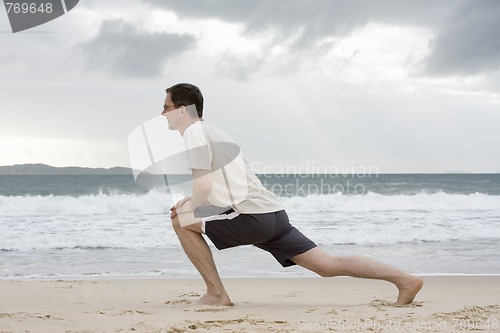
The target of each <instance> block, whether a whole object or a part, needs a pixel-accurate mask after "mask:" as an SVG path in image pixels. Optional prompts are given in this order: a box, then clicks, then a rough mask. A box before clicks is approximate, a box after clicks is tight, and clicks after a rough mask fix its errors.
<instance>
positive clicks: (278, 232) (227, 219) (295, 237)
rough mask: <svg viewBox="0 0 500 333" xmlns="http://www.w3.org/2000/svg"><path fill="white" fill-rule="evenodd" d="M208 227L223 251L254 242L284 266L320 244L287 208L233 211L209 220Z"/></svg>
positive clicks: (218, 246)
mask: <svg viewBox="0 0 500 333" xmlns="http://www.w3.org/2000/svg"><path fill="white" fill-rule="evenodd" d="M204 227H205V234H206V235H207V236H208V238H210V240H211V241H212V242H213V243H214V245H215V247H216V248H218V249H219V250H223V249H227V248H230V247H234V246H239V245H254V246H256V247H258V248H261V249H263V250H265V251H268V252H269V253H271V254H272V255H273V256H274V258H276V260H277V261H278V262H279V263H280V264H281V265H282V266H283V267H287V266H292V265H295V263H294V262H293V261H291V260H290V258H292V257H294V256H296V255H299V254H302V253H304V252H307V251H309V250H310V249H312V248H315V247H316V244H315V243H314V242H313V241H311V240H310V239H309V238H307V237H306V236H304V235H303V234H302V233H301V232H300V231H298V230H297V229H295V227H293V226H292V225H291V224H290V222H289V220H288V215H287V214H286V212H285V211H284V210H280V211H278V212H274V213H265V214H238V213H235V212H234V211H233V210H230V211H227V212H225V213H223V214H221V215H218V216H214V217H210V218H208V219H206V221H204Z"/></svg>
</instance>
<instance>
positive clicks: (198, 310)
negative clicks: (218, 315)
mask: <svg viewBox="0 0 500 333" xmlns="http://www.w3.org/2000/svg"><path fill="white" fill-rule="evenodd" d="M194 311H195V312H223V311H227V309H226V308H201V309H194Z"/></svg>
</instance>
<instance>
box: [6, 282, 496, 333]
mask: <svg viewBox="0 0 500 333" xmlns="http://www.w3.org/2000/svg"><path fill="white" fill-rule="evenodd" d="M424 280H425V286H424V288H423V289H422V291H421V293H420V294H419V295H418V296H417V299H416V300H415V302H414V303H413V304H410V305H408V306H394V305H393V304H392V302H393V301H395V299H396V294H397V293H396V292H397V290H396V288H395V287H393V286H392V285H391V284H389V283H386V282H383V281H376V280H361V279H354V278H333V279H326V278H325V279H322V278H307V279H302V278H300V279H299V278H297V279H294V278H285V279H277V278H276V279H274V278H270V279H262V278H252V279H226V280H224V282H225V284H226V288H227V290H228V292H229V294H230V296H231V297H232V300H233V302H234V303H235V305H234V306H232V307H218V306H198V305H196V304H194V302H195V301H196V299H197V298H198V297H199V296H200V294H202V293H203V292H204V288H203V284H202V281H201V280H199V279H185V280H169V279H166V280H160V279H150V280H120V279H115V280H58V281H29V280H25V281H1V282H0V296H1V297H0V332H2V333H6V332H16V333H17V332H51V333H56V332H81V333H83V332H86V333H89V332H328V331H338V332H468V331H480V332H499V331H500V327H499V325H500V323H499V320H500V276H439V277H424Z"/></svg>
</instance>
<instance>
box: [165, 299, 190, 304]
mask: <svg viewBox="0 0 500 333" xmlns="http://www.w3.org/2000/svg"><path fill="white" fill-rule="evenodd" d="M164 304H191V302H190V301H188V300H187V299H175V300H170V301H166V302H165V303H164Z"/></svg>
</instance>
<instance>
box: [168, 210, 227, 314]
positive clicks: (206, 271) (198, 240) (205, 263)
mask: <svg viewBox="0 0 500 333" xmlns="http://www.w3.org/2000/svg"><path fill="white" fill-rule="evenodd" d="M172 226H173V228H174V230H175V233H176V234H177V237H178V238H179V241H180V242H181V245H182V248H183V249H184V252H186V255H187V256H188V257H189V259H190V260H191V262H192V263H193V265H194V266H195V267H196V269H197V270H198V272H199V273H200V275H201V277H202V278H203V280H204V281H205V284H206V285H207V293H206V294H205V295H203V296H202V297H201V298H200V299H199V301H198V303H200V304H210V305H232V303H231V300H230V299H229V296H228V295H227V293H226V290H225V288H224V285H223V284H222V281H221V279H220V276H219V273H218V272H217V267H216V266H215V262H214V259H213V256H212V252H211V251H210V248H209V247H208V244H207V242H206V241H205V239H204V238H203V236H202V235H201V229H200V227H199V225H196V224H194V225H191V226H188V227H181V226H180V224H179V219H178V218H177V217H174V218H173V219H172Z"/></svg>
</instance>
